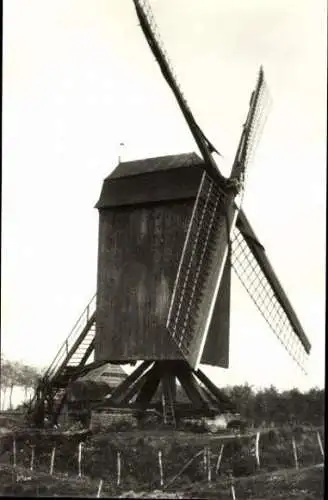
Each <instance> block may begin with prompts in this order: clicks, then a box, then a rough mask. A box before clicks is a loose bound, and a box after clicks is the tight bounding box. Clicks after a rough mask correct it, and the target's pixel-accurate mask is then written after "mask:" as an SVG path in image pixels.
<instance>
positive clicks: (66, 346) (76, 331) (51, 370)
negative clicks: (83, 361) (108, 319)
mask: <svg viewBox="0 0 328 500" xmlns="http://www.w3.org/2000/svg"><path fill="white" fill-rule="evenodd" d="M95 310H96V294H94V296H93V297H92V299H91V300H90V302H89V303H88V305H87V306H86V308H85V309H84V311H83V312H82V314H81V315H80V317H79V318H78V320H77V321H76V323H75V325H74V326H73V328H72V330H71V332H70V334H69V336H68V337H67V339H66V340H65V341H64V342H63V344H62V345H61V347H60V349H59V350H58V352H57V354H56V356H55V358H54V359H53V361H52V363H51V364H50V366H49V367H48V368H47V370H46V371H45V372H44V374H43V377H46V378H47V379H48V380H49V379H51V377H52V376H53V375H54V374H55V373H56V371H57V369H58V368H59V367H60V365H61V364H62V363H63V361H64V359H65V358H66V357H67V354H68V352H69V351H70V349H71V347H72V346H73V344H74V342H75V341H76V340H77V338H78V336H79V335H80V333H81V332H82V330H83V328H84V327H85V326H86V324H87V323H88V321H89V319H90V317H91V316H92V315H93V314H94V312H95Z"/></svg>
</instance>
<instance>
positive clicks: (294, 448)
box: [292, 436, 298, 469]
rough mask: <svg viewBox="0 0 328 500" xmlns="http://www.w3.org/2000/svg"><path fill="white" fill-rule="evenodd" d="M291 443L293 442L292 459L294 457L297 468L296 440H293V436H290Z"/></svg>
mask: <svg viewBox="0 0 328 500" xmlns="http://www.w3.org/2000/svg"><path fill="white" fill-rule="evenodd" d="M292 444H293V452H294V459H295V468H296V469H298V459H297V448H296V442H295V438H294V436H293V437H292Z"/></svg>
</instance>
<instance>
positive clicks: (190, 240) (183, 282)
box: [166, 67, 269, 368]
mask: <svg viewBox="0 0 328 500" xmlns="http://www.w3.org/2000/svg"><path fill="white" fill-rule="evenodd" d="M268 96H269V94H268V91H267V86H266V83H265V79H264V73H263V69H262V67H261V68H260V71H259V76H258V79H257V83H256V87H255V90H254V92H253V93H252V97H251V101H250V107H249V111H248V114H247V119H246V122H245V124H244V127H243V131H242V135H241V139H240V142H239V146H238V149H237V154H236V158H235V161H234V164H233V167H232V170H231V178H232V179H234V181H235V182H236V184H237V185H238V193H239V195H238V196H236V194H234V193H233V192H225V191H224V190H223V189H222V186H220V185H219V184H218V183H217V181H216V180H213V179H212V178H211V177H210V176H209V175H208V174H206V173H204V175H203V178H202V181H201V185H200V187H199V190H198V194H197V198H196V202H195V205H194V210H193V214H192V217H191V221H190V224H189V228H188V233H187V237H186V240H185V245H184V248H183V252H182V256H181V259H180V264H179V269H178V274H177V279H176V282H175V286H174V291H173V296H172V300H171V305H170V310H169V314H168V319H167V324H166V327H167V329H168V331H169V333H170V334H171V336H172V338H173V339H174V340H175V342H176V343H177V345H178V347H179V348H180V350H181V352H182V353H183V355H184V356H185V358H186V359H187V360H188V362H189V363H190V364H191V366H193V368H197V366H198V364H199V362H200V359H201V356H202V353H203V349H204V346H205V342H206V338H207V334H208V330H209V327H210V323H211V319H212V315H213V310H214V306H215V301H216V298H217V294H218V290H219V287H220V283H221V278H222V274H223V270H224V266H225V263H226V259H227V256H228V251H229V247H230V237H231V234H232V231H233V230H234V226H235V223H236V220H237V217H238V212H239V209H240V206H238V203H237V201H238V202H239V204H240V203H241V201H242V197H243V189H244V180H245V171H246V167H248V166H249V164H250V162H251V160H252V159H253V157H254V153H255V146H256V144H257V142H258V137H259V134H260V133H261V131H262V130H263V126H264V123H265V120H266V116H267V114H266V113H265V112H266V111H267V104H268V102H269V98H268Z"/></svg>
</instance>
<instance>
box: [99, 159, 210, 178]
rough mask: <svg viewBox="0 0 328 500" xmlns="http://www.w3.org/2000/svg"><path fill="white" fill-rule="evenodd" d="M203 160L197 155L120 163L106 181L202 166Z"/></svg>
mask: <svg viewBox="0 0 328 500" xmlns="http://www.w3.org/2000/svg"><path fill="white" fill-rule="evenodd" d="M202 164H203V160H202V159H201V158H200V157H199V156H198V155H197V154H196V153H182V154H177V155H166V156H158V157H154V158H144V159H140V160H133V161H127V162H122V163H119V164H118V166H117V167H116V168H115V170H113V172H112V173H111V174H110V175H109V176H108V177H106V179H119V178H122V177H130V176H132V175H140V174H146V173H150V172H155V171H156V172H159V171H163V170H171V169H174V168H181V167H191V166H197V165H198V166H201V165H202Z"/></svg>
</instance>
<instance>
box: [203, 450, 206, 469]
mask: <svg viewBox="0 0 328 500" xmlns="http://www.w3.org/2000/svg"><path fill="white" fill-rule="evenodd" d="M203 467H204V472H205V474H206V469H207V447H206V446H205V447H204V451H203Z"/></svg>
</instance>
